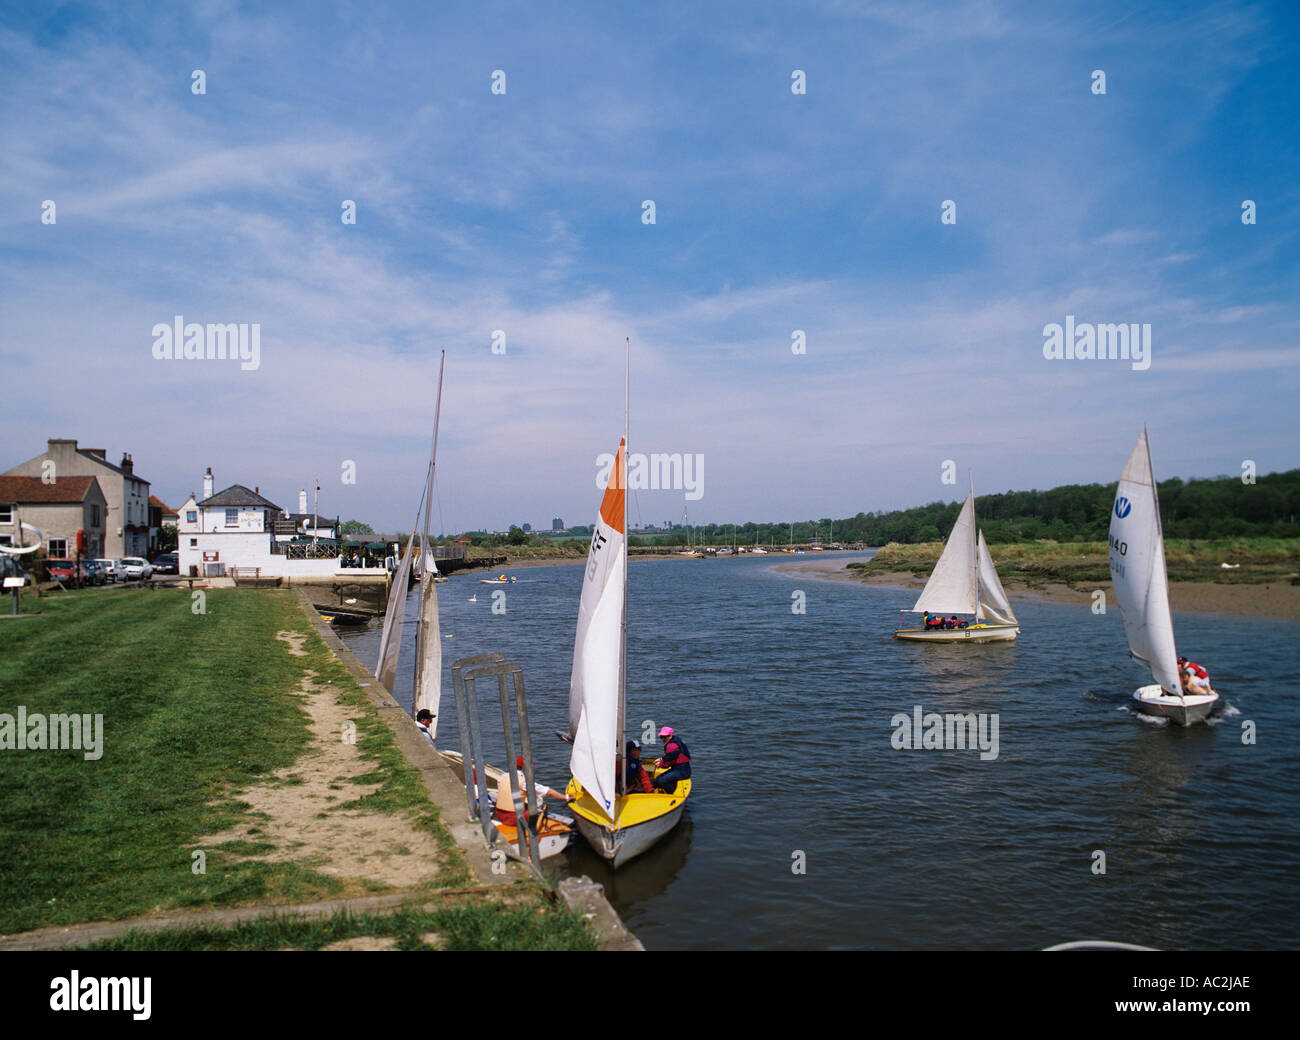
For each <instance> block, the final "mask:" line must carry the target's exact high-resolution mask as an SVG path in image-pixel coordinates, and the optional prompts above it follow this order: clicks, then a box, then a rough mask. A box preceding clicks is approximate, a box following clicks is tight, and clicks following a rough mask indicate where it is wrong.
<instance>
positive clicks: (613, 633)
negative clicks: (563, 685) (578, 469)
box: [569, 441, 627, 820]
mask: <svg viewBox="0 0 1300 1040" xmlns="http://www.w3.org/2000/svg"><path fill="white" fill-rule="evenodd" d="M626 450H627V444H626V442H625V441H620V442H619V446H618V456H617V458H616V461H615V463H614V471H613V473H612V475H611V477H610V482H609V485H608V486H607V487H606V489H605V497H604V498H603V499H602V500H601V503H600V513H599V515H598V516H597V518H596V530H595V532H594V534H593V535H592V538H591V548H590V549H589V550H588V552H587V569H586V572H585V574H584V577H583V582H582V599H581V601H580V603H579V606H578V632H577V637H576V638H575V640H574V644H573V672H572V675H571V677H570V680H569V731H570V733H572V734H573V754H572V755H571V756H570V757H569V771H570V772H571V773H572V774H573V776H574V777H575V778H576V779H577V781H578V782H579V783H580V784H582V786H583V789H584V790H585V791H586V792H587V793H588V794H589V795H591V797H592V798H594V799H595V800H596V802H597V804H599V805H601V806H602V807H603V808H604V811H605V813H606V814H607V815H608V816H609V818H610V819H611V820H612V819H613V818H614V811H615V810H614V803H615V800H616V798H617V789H616V781H617V764H616V760H617V759H618V757H619V750H620V749H619V743H620V742H621V740H622V733H621V732H620V729H621V726H622V719H621V715H622V696H623V691H622V676H623V639H624V631H623V609H624V603H625V597H626V593H627V578H626V574H627V572H626V568H625V566H624V564H625V558H626V555H627V539H626V536H625V526H624V507H625V496H626V492H625V487H626V483H627V482H626V479H625V474H626V472H627V470H626V465H627V463H626Z"/></svg>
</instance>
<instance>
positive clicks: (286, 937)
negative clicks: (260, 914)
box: [85, 894, 596, 950]
mask: <svg viewBox="0 0 1300 1040" xmlns="http://www.w3.org/2000/svg"><path fill="white" fill-rule="evenodd" d="M349 940H352V941H356V940H368V941H367V942H365V943H364V946H365V947H366V948H387V949H395V950H593V949H595V948H596V947H595V943H594V941H593V940H592V937H591V934H590V932H589V931H588V929H587V928H586V927H585V926H584V923H583V921H582V919H581V918H580V917H579V916H578V915H577V914H575V913H573V912H572V911H569V910H567V909H564V908H562V907H560V908H557V907H551V906H549V905H548V904H547V903H546V902H545V900H543V899H542V898H541V896H540V894H539V895H538V898H537V899H535V900H529V901H527V902H525V903H523V904H521V905H514V906H501V905H499V904H497V903H491V902H485V901H482V900H478V901H473V902H470V903H467V904H464V905H460V906H446V907H440V908H438V909H435V910H403V911H399V912H397V913H394V914H376V915H371V914H357V915H350V914H345V913H341V914H337V915H335V916H334V917H331V918H327V919H325V920H319V921H301V920H292V919H284V918H270V919H267V920H261V921H251V922H247V923H245V924H239V925H236V926H234V927H232V928H220V927H215V926H204V927H198V928H170V929H165V930H163V931H158V932H145V931H133V932H127V933H126V934H124V935H122V936H121V937H119V938H117V939H111V940H108V941H106V942H102V943H96V944H94V945H93V946H88V947H85V949H87V950H284V949H293V950H319V949H322V948H323V947H327V946H332V945H333V944H335V943H346V942H348V941H349ZM376 940H379V941H378V942H377V941H376ZM385 940H387V941H385Z"/></svg>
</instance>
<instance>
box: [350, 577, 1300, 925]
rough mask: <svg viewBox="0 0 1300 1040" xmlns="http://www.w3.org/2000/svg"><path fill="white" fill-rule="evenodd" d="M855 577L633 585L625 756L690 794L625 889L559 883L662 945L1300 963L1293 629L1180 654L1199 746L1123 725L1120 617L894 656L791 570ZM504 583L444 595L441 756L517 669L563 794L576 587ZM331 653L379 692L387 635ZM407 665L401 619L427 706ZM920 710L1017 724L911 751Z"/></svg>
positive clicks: (882, 601)
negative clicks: (681, 744) (453, 674)
mask: <svg viewBox="0 0 1300 1040" xmlns="http://www.w3.org/2000/svg"><path fill="white" fill-rule="evenodd" d="M868 555H869V554H868ZM851 558H852V557H851V556H849V555H848V554H835V555H834V557H830V556H826V557H821V556H818V557H809V556H803V557H797V558H796V557H791V556H789V555H777V556H772V555H769V556H742V557H739V558H734V559H728V558H719V559H710V560H667V561H636V560H633V561H632V563H631V565H630V573H629V589H630V593H629V640H628V642H629V646H628V707H627V720H628V733H629V736H639V735H640V732H641V731H642V730H643V729H646V730H654V731H657V729H658V727H659V726H660V725H664V724H667V725H671V726H673V727H674V728H675V729H676V730H678V732H680V733H681V735H682V736H683V738H684V739H685V740H686V741H687V743H688V744H689V745H690V748H691V759H692V767H693V772H694V790H693V793H692V795H691V799H690V802H689V805H688V809H687V815H686V817H685V818H684V820H683V822H682V824H681V825H680V826H679V827H678V828H677V829H676V830H675V831H674V832H673V834H672V835H670V837H669V838H667V839H665V840H664V841H663V842H662V843H661V844H660V845H659V846H658V847H656V848H655V849H654V850H652V851H651V852H650V853H648V854H646V855H645V856H643V857H642V858H640V859H637V860H634V861H633V862H632V863H630V864H628V865H627V866H625V867H623V868H622V869H621V870H619V871H618V872H617V873H615V872H613V871H610V870H609V869H608V868H607V867H606V866H605V864H604V863H603V861H601V860H600V859H599V858H598V857H596V856H594V855H593V854H592V853H591V852H590V851H589V850H588V849H587V848H586V847H585V846H583V845H582V843H581V839H580V838H575V843H574V846H573V847H571V849H570V850H569V851H568V852H566V853H565V854H564V860H565V862H563V863H562V864H560V866H559V869H561V870H563V871H567V872H568V873H572V874H588V875H590V876H592V877H594V878H595V879H596V880H598V881H600V882H602V883H603V884H604V885H605V889H606V893H607V895H608V896H609V898H610V900H611V902H612V903H613V904H614V906H615V907H616V908H617V909H618V911H619V912H620V913H621V914H622V916H623V919H624V920H625V921H626V923H627V924H628V926H629V927H630V928H631V929H632V930H633V931H634V932H635V933H636V934H637V936H638V937H639V938H640V939H641V941H642V942H643V943H645V945H646V946H647V947H648V948H651V949H655V948H660V949H709V948H744V947H758V948H791V949H798V948H835V947H883V948H891V949H936V948H943V949H950V948H951V949H970V948H1002V949H1016V948H1020V949H1036V948H1042V947H1045V946H1049V945H1052V944H1054V943H1058V942H1064V941H1068V940H1072V939H1083V938H1091V939H1110V940H1119V941H1125V942H1133V943H1140V944H1144V945H1149V946H1156V947H1160V948H1164V949H1188V948H1190V949H1223V948H1230V949H1267V948H1290V947H1293V946H1295V944H1296V943H1297V940H1298V939H1300V897H1297V895H1296V878H1297V876H1300V821H1298V818H1297V806H1298V805H1300V797H1298V796H1300V779H1298V774H1300V771H1298V770H1297V769H1296V766H1295V758H1294V746H1295V738H1296V732H1297V718H1298V715H1300V698H1298V696H1297V695H1298V694H1300V683H1298V682H1297V676H1300V623H1296V622H1290V621H1282V620H1273V619H1260V618H1245V617H1238V616H1230V615H1215V614H1191V613H1180V614H1176V615H1175V619H1174V620H1175V628H1176V631H1177V633H1178V639H1179V648H1180V651H1181V652H1184V653H1188V654H1189V656H1191V657H1193V658H1195V659H1197V660H1199V661H1201V662H1202V663H1204V664H1205V665H1206V666H1207V667H1208V668H1209V669H1210V671H1211V674H1212V677H1213V679H1214V682H1215V687H1216V688H1217V689H1218V690H1219V692H1220V693H1221V694H1222V695H1223V697H1224V699H1225V701H1226V704H1227V709H1226V711H1225V713H1224V714H1223V715H1222V716H1221V717H1220V718H1218V719H1216V720H1215V722H1214V724H1213V725H1210V726H1196V727H1192V728H1189V729H1181V728H1178V727H1168V726H1163V725H1157V724H1153V723H1151V722H1146V721H1142V719H1141V718H1140V717H1138V716H1135V715H1134V714H1132V713H1131V712H1130V711H1129V710H1128V707H1127V703H1128V701H1129V698H1130V695H1131V693H1132V691H1133V689H1135V688H1136V687H1137V686H1139V685H1143V684H1145V683H1147V682H1149V681H1150V679H1149V677H1148V676H1147V673H1146V672H1145V670H1144V669H1143V668H1142V667H1141V666H1140V665H1139V664H1137V663H1136V662H1134V661H1131V660H1129V658H1128V656H1127V644H1126V642H1125V638H1124V631H1123V626H1122V623H1121V620H1120V617H1119V615H1118V612H1117V611H1115V610H1112V611H1111V612H1110V613H1108V614H1105V615H1095V614H1093V613H1092V611H1091V609H1090V606H1089V604H1082V605H1076V604H1062V603H1053V602H1045V601H1039V600H1034V599H1021V598H1017V597H1016V596H1015V595H1014V594H1013V595H1012V603H1013V606H1014V607H1015V609H1016V612H1017V615H1018V617H1019V619H1020V622H1021V627H1022V635H1021V637H1020V639H1019V640H1018V641H1016V642H1015V643H1012V644H1001V645H991V646H947V647H945V646H922V645H915V644H906V643H896V642H895V641H894V640H893V639H892V638H891V633H892V632H893V630H894V627H895V625H896V621H897V616H898V611H899V609H900V608H906V607H910V606H911V604H912V602H913V601H914V599H915V596H916V593H915V591H909V590H906V589H901V588H887V587H882V586H868V585H862V584H859V583H856V582H850V581H843V580H829V579H827V578H822V577H818V576H815V575H810V574H808V573H790V572H789V571H788V570H781V569H779V568H780V567H781V565H783V564H789V563H790V562H791V561H792V560H795V559H798V560H799V561H808V560H811V559H816V560H817V562H818V564H819V565H821V564H825V565H833V564H842V563H845V562H848V560H849V559H851ZM511 573H514V574H515V575H516V576H517V577H518V581H517V583H516V584H513V585H509V586H504V587H497V588H493V587H490V586H487V585H483V584H481V583H480V578H481V577H482V572H470V573H469V574H462V575H458V576H457V577H455V578H454V579H453V580H452V581H451V582H448V583H446V584H443V585H440V586H439V587H438V592H439V601H440V608H441V619H442V630H443V634H444V637H446V638H444V647H443V649H444V667H445V676H444V683H443V686H444V691H445V692H444V699H443V719H442V728H441V730H440V733H439V744H440V746H445V747H455V746H456V737H457V734H456V725H455V714H454V713H455V707H454V699H453V698H452V694H451V681H450V665H451V662H452V661H453V660H454V659H456V658H459V657H467V656H470V655H474V654H481V653H488V652H498V653H502V654H504V655H505V656H506V657H507V658H508V659H509V660H512V661H514V662H517V663H518V664H520V665H521V666H522V667H523V670H524V675H525V680H526V686H527V694H528V710H529V715H530V721H531V725H532V734H533V749H534V759H535V761H536V763H537V767H538V773H539V776H540V777H541V778H542V779H543V780H546V781H547V782H549V783H550V784H551V785H552V786H555V787H559V788H562V787H563V786H564V783H565V782H566V781H567V779H568V768H567V764H568V750H569V749H568V746H567V745H565V744H563V743H561V742H560V741H559V740H558V739H557V738H556V737H555V736H554V731H555V730H556V729H564V730H567V728H568V719H567V716H568V688H569V669H570V666H571V663H572V656H573V635H574V625H575V623H576V618H577V609H578V597H579V594H580V590H581V582H582V569H581V568H580V567H578V566H557V567H537V568H525V569H520V570H516V571H513V572H511ZM417 591H418V590H417ZM494 593H496V594H501V593H504V600H503V601H502V600H500V599H499V598H498V599H497V600H496V602H497V603H498V604H499V605H500V604H503V605H504V613H494V612H493V609H492V608H493V603H494ZM415 594H416V592H413V595H415ZM800 594H802V595H800ZM471 597H476V598H477V601H476V602H470V599H471ZM800 599H802V600H803V601H804V602H803V605H804V612H803V613H795V612H794V610H793V609H792V608H794V607H797V606H799V601H800ZM414 614H415V611H414V609H412V610H411V611H410V616H411V617H412V618H413V617H414ZM339 634H340V635H341V636H342V637H343V638H344V640H345V641H346V642H347V643H348V644H349V645H350V646H351V647H352V649H353V650H355V651H356V652H357V654H358V655H359V656H360V657H361V659H362V660H363V661H364V662H365V663H366V664H367V665H370V666H373V664H374V661H375V657H376V654H377V649H378V638H379V631H378V626H377V625H372V626H370V627H369V628H367V629H365V630H362V631H359V632H348V631H347V630H346V629H340V632H339ZM413 646H414V627H413V624H412V623H411V622H408V625H407V627H406V630H405V631H404V638H403V654H402V662H401V668H400V670H399V676H398V683H397V689H398V694H399V699H402V698H403V697H404V698H405V702H406V704H407V705H408V707H409V704H410V697H411V693H410V690H411V669H412V667H413V665H412V655H413ZM480 691H481V693H486V694H489V695H490V696H491V697H492V698H493V701H492V704H495V686H491V687H485V686H484V684H480ZM918 705H920V706H921V708H922V710H923V711H924V712H931V711H934V712H940V713H942V712H961V713H971V712H973V713H977V714H983V715H984V716H985V717H986V722H987V723H988V724H989V726H990V727H991V725H992V721H993V716H995V715H996V717H997V727H998V728H997V736H998V741H997V749H996V750H997V754H996V757H993V754H992V750H993V749H992V747H991V740H988V741H986V749H987V750H986V751H985V752H983V753H981V751H980V750H978V749H970V750H939V749H934V750H925V749H921V748H919V747H918V748H914V749H906V748H898V747H895V746H894V744H895V743H896V742H899V741H897V740H893V739H891V738H894V737H895V733H896V730H901V724H900V725H899V726H897V727H896V726H895V725H894V723H895V716H898V715H905V716H907V717H909V718H911V717H912V716H913V713H914V711H915V708H916V706H918ZM490 706H491V705H488V706H487V707H485V708H484V709H483V717H484V720H485V723H486V727H485V728H486V729H487V730H488V731H492V730H493V729H495V731H496V732H497V734H498V735H499V731H500V715H499V711H496V712H493V713H492V714H489V713H488V707H490ZM493 720H495V721H493ZM1247 723H1253V727H1254V730H1255V741H1254V743H1249V742H1246V740H1245V739H1243V738H1244V736H1247V737H1248V735H1249V733H1248V731H1249V729H1250V727H1249V726H1247V725H1245V724H1247ZM992 732H993V731H992V729H991V728H989V729H987V730H986V731H985V733H986V737H990V738H991V736H992ZM900 740H901V738H900ZM917 743H919V740H918V741H917ZM499 747H500V744H499V741H498V742H495V743H494V744H493V745H492V746H491V747H489V749H488V750H487V751H486V752H485V753H486V754H487V755H488V757H489V760H490V761H497V760H499V759H500V757H501V755H500V752H499V751H498V750H496V749H497V748H499ZM653 751H654V749H653V748H651V749H650V752H653ZM494 756H495V757H494Z"/></svg>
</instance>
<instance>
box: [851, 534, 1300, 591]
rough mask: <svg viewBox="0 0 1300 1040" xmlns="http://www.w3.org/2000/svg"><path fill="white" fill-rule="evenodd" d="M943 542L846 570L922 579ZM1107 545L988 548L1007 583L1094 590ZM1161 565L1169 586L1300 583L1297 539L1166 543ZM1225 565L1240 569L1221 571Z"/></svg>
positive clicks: (899, 548) (888, 553)
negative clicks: (1183, 583) (1174, 583)
mask: <svg viewBox="0 0 1300 1040" xmlns="http://www.w3.org/2000/svg"><path fill="white" fill-rule="evenodd" d="M943 547H944V543H943V542H923V543H920V544H917V545H900V544H898V543H897V542H891V543H890V544H889V545H886V546H884V547H883V548H881V549H880V550H879V551H878V552H877V553H876V555H875V556H873V557H872V558H871V559H870V560H866V561H862V562H855V563H851V564H849V570H851V571H853V572H855V573H858V574H861V575H863V576H866V577H870V576H871V575H875V574H888V573H895V572H905V573H911V574H916V575H920V576H924V575H927V574H929V573H930V571H931V570H933V569H934V565H935V563H936V562H937V561H938V559H939V555H940V554H941V553H942V552H943ZM1106 548H1107V546H1106V543H1105V542H1054V541H1050V540H1038V541H1033V542H1012V543H1008V544H1004V545H992V546H989V552H990V553H991V555H992V556H993V562H994V563H995V564H996V565H997V568H998V574H999V575H1000V576H1001V577H1002V580H1003V581H1004V582H1005V581H1020V582H1024V583H1026V584H1028V585H1031V586H1033V585H1043V584H1048V583H1054V582H1061V583H1064V584H1066V585H1082V584H1087V585H1096V584H1097V583H1098V582H1106V581H1109V580H1110V568H1109V566H1108V564H1107V562H1106ZM1165 560H1166V563H1167V564H1168V567H1169V577H1170V580H1171V581H1212V582H1219V583H1222V584H1230V585H1255V584H1268V583H1273V582H1283V581H1291V580H1295V579H1298V578H1300V539H1295V538H1225V539H1216V540H1206V541H1201V540H1191V539H1181V538H1171V539H1168V540H1167V541H1166V542H1165ZM1224 563H1230V564H1239V565H1240V567H1239V568H1237V569H1233V570H1224V569H1223V567H1222V566H1221V565H1222V564H1224Z"/></svg>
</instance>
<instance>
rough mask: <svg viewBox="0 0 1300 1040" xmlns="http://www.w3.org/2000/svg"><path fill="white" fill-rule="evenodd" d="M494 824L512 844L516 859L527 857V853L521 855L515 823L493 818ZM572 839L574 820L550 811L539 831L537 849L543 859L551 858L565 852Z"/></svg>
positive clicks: (506, 840)
mask: <svg viewBox="0 0 1300 1040" xmlns="http://www.w3.org/2000/svg"><path fill="white" fill-rule="evenodd" d="M492 826H493V827H495V828H496V832H497V834H499V835H500V836H501V838H502V840H504V841H505V843H506V844H507V845H509V846H510V850H511V852H512V853H513V855H514V856H515V858H516V859H527V856H526V855H521V854H520V852H519V830H518V828H517V827H516V826H515V825H514V824H512V823H502V822H501V821H500V820H493V821H492ZM572 839H573V820H572V819H571V818H570V817H568V816H560V815H555V816H552V815H550V814H549V813H548V814H547V815H546V816H545V818H544V819H543V820H542V827H541V830H540V831H538V833H537V850H538V852H540V853H541V856H542V859H549V858H550V857H551V856H558V855H559V854H560V853H561V852H563V851H564V850H565V848H566V847H567V846H568V844H569V842H570V841H571V840H572Z"/></svg>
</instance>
